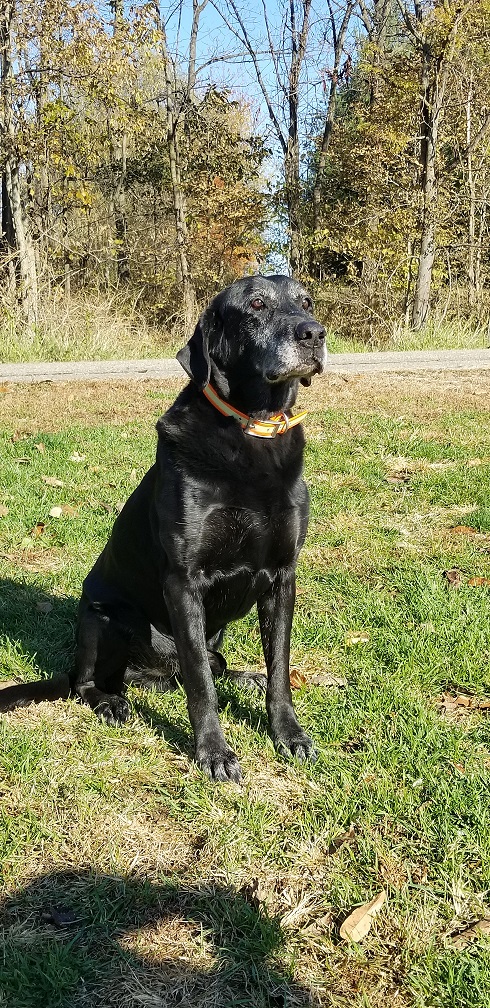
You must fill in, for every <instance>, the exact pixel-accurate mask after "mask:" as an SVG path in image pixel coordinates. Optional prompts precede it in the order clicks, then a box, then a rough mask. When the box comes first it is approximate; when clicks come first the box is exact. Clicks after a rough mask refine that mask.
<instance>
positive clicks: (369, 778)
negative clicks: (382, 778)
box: [360, 773, 378, 784]
mask: <svg viewBox="0 0 490 1008" xmlns="http://www.w3.org/2000/svg"><path fill="white" fill-rule="evenodd" d="M377 779H378V778H377V777H376V774H374V773H363V774H361V777H360V780H362V782H363V784H374V782H375V781H376V780H377Z"/></svg>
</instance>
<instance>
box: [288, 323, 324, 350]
mask: <svg viewBox="0 0 490 1008" xmlns="http://www.w3.org/2000/svg"><path fill="white" fill-rule="evenodd" d="M294 338H295V339H296V340H298V343H311V345H312V346H313V345H314V344H315V345H318V343H321V342H322V340H324V339H325V329H324V328H323V326H322V325H320V323H319V322H315V321H314V320H313V319H306V320H305V321H302V322H298V325H297V326H296V329H295V330H294Z"/></svg>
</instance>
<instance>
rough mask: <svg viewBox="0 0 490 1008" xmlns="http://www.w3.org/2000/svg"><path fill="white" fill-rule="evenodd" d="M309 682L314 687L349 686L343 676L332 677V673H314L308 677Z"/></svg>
mask: <svg viewBox="0 0 490 1008" xmlns="http://www.w3.org/2000/svg"><path fill="white" fill-rule="evenodd" d="M308 682H310V683H311V684H312V686H334V687H335V686H337V687H339V688H340V687H344V686H347V679H343V678H342V676H336V675H331V674H330V672H313V674H312V675H310V676H308Z"/></svg>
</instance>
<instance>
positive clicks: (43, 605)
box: [36, 602, 53, 613]
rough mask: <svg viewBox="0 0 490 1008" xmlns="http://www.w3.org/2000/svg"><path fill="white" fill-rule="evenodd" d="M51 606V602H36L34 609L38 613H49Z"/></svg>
mask: <svg viewBox="0 0 490 1008" xmlns="http://www.w3.org/2000/svg"><path fill="white" fill-rule="evenodd" d="M52 608H53V606H52V605H51V602H36V609H37V611H38V612H42V613H48V612H51V610H52Z"/></svg>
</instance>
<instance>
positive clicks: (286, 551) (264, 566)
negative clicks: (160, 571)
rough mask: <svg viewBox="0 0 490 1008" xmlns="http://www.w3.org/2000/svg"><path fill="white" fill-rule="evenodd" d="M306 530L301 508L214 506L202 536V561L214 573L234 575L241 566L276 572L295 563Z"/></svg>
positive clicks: (204, 521) (201, 533)
mask: <svg viewBox="0 0 490 1008" xmlns="http://www.w3.org/2000/svg"><path fill="white" fill-rule="evenodd" d="M305 531H306V518H305V516H304V514H303V513H302V509H301V508H299V507H294V506H289V507H281V506H276V507H275V508H267V507H262V508H254V509H251V508H247V507H246V506H243V507H239V506H228V507H227V506H218V507H214V508H212V509H209V511H208V513H207V514H206V516H205V517H204V520H203V523H202V528H201V532H200V536H199V540H200V542H199V554H200V559H201V564H202V567H203V569H204V570H206V572H207V573H208V574H211V575H212V572H213V571H215V570H217V571H220V572H221V573H230V574H233V573H234V572H235V571H236V570H237V568H240V567H242V568H243V567H246V568H247V569H248V570H249V571H250V573H255V572H259V571H261V570H267V571H271V572H274V571H275V570H276V569H277V568H278V567H283V566H287V565H289V564H291V563H293V562H294V559H295V556H296V554H297V551H298V549H299V547H300V546H301V544H302V541H303V538H304V533H305Z"/></svg>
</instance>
